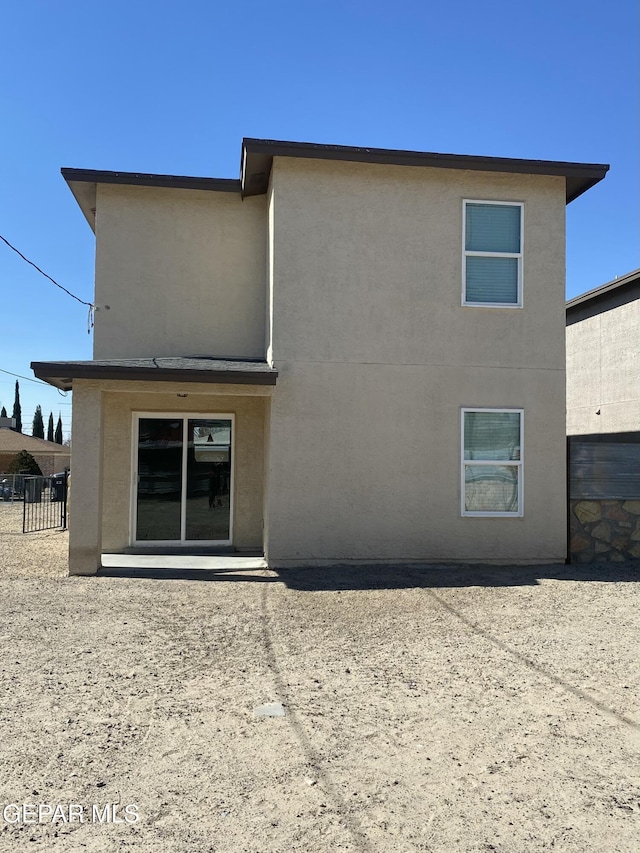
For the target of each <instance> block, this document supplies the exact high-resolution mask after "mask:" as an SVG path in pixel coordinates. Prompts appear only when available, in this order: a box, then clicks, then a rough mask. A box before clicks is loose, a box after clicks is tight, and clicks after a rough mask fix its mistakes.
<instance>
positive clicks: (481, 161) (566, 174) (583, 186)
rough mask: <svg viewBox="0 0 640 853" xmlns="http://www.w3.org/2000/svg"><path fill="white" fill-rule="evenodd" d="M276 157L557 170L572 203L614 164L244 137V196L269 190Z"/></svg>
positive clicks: (512, 170)
mask: <svg viewBox="0 0 640 853" xmlns="http://www.w3.org/2000/svg"><path fill="white" fill-rule="evenodd" d="M274 157H298V158H304V159H311V160H337V161H342V162H352V163H354V162H355V163H378V164H383V165H395V166H418V167H420V166H421V167H431V168H440V169H467V170H471V171H480V172H502V173H507V174H523V175H554V176H558V177H563V178H565V184H566V203H567V204H569V202H571V201H573V200H574V199H576V198H578V197H579V196H581V195H582V194H583V193H585V192H586V191H587V190H589V189H591V187H593V186H595V184H597V183H598V182H599V181H601V180H602V179H603V178H604V176H605V175H606V174H607V172H608V170H609V166H608V165H607V164H604V163H568V162H561V161H554V160H517V159H512V158H506V157H476V156H473V155H468V154H436V153H429V152H423V151H394V150H389V149H385V148H355V147H351V146H345V145H319V144H313V143H306V142H281V141H278V140H269V139H244V140H243V142H242V157H241V163H240V185H241V192H242V195H243V197H246V196H252V195H262V194H264V193H266V192H267V188H268V186H269V178H270V175H271V168H272V165H273V158H274Z"/></svg>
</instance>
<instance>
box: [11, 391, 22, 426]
mask: <svg viewBox="0 0 640 853" xmlns="http://www.w3.org/2000/svg"><path fill="white" fill-rule="evenodd" d="M11 417H12V418H15V420H16V425H15V427H14V428H13V429H14V430H15V431H16V432H22V406H21V405H20V385H19V384H18V380H17V379H16V396H15V399H14V401H13V415H11Z"/></svg>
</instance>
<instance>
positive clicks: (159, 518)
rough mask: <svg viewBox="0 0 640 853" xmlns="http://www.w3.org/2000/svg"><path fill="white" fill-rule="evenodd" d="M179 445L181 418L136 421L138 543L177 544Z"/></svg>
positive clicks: (180, 451)
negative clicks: (172, 542)
mask: <svg viewBox="0 0 640 853" xmlns="http://www.w3.org/2000/svg"><path fill="white" fill-rule="evenodd" d="M182 445H183V420H182V418H140V420H139V421H138V488H137V501H136V504H137V505H136V509H137V512H136V540H137V541H138V542H153V541H158V542H159V541H167V540H172V541H176V540H177V541H180V538H181V533H182Z"/></svg>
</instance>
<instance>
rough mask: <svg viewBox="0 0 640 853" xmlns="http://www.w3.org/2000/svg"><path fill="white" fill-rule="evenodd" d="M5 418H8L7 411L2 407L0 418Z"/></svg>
mask: <svg viewBox="0 0 640 853" xmlns="http://www.w3.org/2000/svg"><path fill="white" fill-rule="evenodd" d="M6 417H8V415H7V410H6V409H5V407H4V406H3V407H2V411H1V412H0V418H6Z"/></svg>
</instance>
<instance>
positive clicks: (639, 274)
mask: <svg viewBox="0 0 640 853" xmlns="http://www.w3.org/2000/svg"><path fill="white" fill-rule="evenodd" d="M638 280H640V267H639V268H638V269H635V270H632V271H631V272H628V273H626V274H625V275H621V276H619V277H618V278H614V279H613V281H608V282H607V283H606V284H601V285H600V286H599V287H594V288H593V289H592V290H587V291H586V292H585V293H581V294H580V295H579V296H574V297H573V299H569V301H568V302H567V305H566V307H567V312H569V311H570V310H571V309H572V308H575V307H577V306H578V305H584V303H585V302H591V301H592V300H595V299H598V298H599V297H601V296H605V295H606V294H608V293H611V292H612V291H614V290H619V289H620V288H622V287H627V286H628V285H631V284H633V283H634V282H636V281H638Z"/></svg>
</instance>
